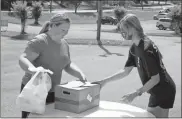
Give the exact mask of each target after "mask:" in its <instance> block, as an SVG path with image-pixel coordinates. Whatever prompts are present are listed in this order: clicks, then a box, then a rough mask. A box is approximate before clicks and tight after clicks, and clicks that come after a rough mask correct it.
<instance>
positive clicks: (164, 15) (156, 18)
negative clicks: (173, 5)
mask: <svg viewBox="0 0 182 119" xmlns="http://www.w3.org/2000/svg"><path fill="white" fill-rule="evenodd" d="M167 15H168V13H165V12H164V13H158V14H157V15H154V17H153V19H154V20H158V19H160V18H167V17H168V16H167Z"/></svg>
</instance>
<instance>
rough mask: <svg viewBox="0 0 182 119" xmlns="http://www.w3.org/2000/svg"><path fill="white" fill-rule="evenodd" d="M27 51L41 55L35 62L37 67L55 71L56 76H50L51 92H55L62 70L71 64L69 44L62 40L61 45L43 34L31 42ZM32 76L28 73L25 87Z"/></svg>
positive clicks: (24, 81) (25, 76)
mask: <svg viewBox="0 0 182 119" xmlns="http://www.w3.org/2000/svg"><path fill="white" fill-rule="evenodd" d="M27 49H29V50H31V51H33V52H36V53H38V54H39V57H38V58H37V59H35V60H34V61H33V64H34V66H35V67H38V66H42V67H44V68H45V69H50V70H51V71H53V73H54V74H53V75H50V77H51V80H52V89H51V90H50V92H54V88H55V86H56V85H58V84H60V81H61V76H62V70H63V69H64V68H65V67H66V66H67V65H68V64H70V63H71V60H70V53H69V46H68V44H67V42H66V41H65V40H64V39H61V43H60V44H58V43H56V42H55V41H53V40H52V39H51V38H50V37H49V36H48V35H47V34H44V33H43V34H40V35H37V36H36V37H35V38H34V39H33V40H31V41H29V42H28V44H27V47H26V49H25V50H27ZM31 76H32V75H31V74H29V73H27V72H26V73H25V75H24V77H23V79H22V80H23V82H22V83H23V84H24V85H25V84H26V83H27V82H28V81H29V80H30V79H31Z"/></svg>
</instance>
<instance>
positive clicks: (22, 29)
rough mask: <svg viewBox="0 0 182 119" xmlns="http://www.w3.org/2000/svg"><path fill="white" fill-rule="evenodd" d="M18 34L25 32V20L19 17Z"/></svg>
mask: <svg viewBox="0 0 182 119" xmlns="http://www.w3.org/2000/svg"><path fill="white" fill-rule="evenodd" d="M20 34H25V20H24V19H21V33H20Z"/></svg>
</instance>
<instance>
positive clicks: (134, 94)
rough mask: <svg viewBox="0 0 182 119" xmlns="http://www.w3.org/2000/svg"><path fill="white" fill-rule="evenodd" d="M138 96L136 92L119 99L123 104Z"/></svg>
mask: <svg viewBox="0 0 182 119" xmlns="http://www.w3.org/2000/svg"><path fill="white" fill-rule="evenodd" d="M137 96H138V94H137V92H133V93H130V94H127V95H124V96H123V97H122V99H121V101H122V102H124V103H131V102H132V101H133V100H134V99H135V98H136V97H137Z"/></svg>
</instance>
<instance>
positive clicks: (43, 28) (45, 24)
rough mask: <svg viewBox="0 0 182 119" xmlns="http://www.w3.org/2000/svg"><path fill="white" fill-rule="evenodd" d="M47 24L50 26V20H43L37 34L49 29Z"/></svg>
mask: <svg viewBox="0 0 182 119" xmlns="http://www.w3.org/2000/svg"><path fill="white" fill-rule="evenodd" d="M49 26H50V21H47V22H45V23H44V25H43V27H42V29H41V30H40V32H39V34H41V33H45V32H47V31H49Z"/></svg>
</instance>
